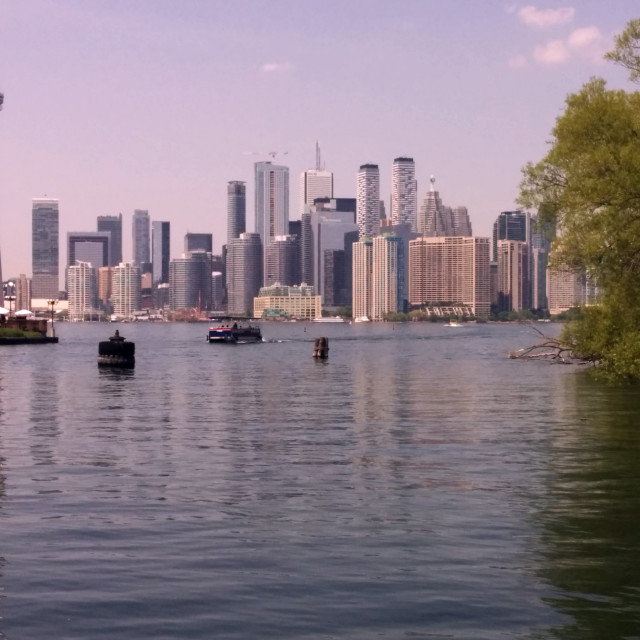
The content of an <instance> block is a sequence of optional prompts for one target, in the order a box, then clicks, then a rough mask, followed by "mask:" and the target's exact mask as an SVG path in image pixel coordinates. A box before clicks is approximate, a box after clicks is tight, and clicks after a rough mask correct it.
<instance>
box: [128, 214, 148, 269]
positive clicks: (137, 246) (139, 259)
mask: <svg viewBox="0 0 640 640" xmlns="http://www.w3.org/2000/svg"><path fill="white" fill-rule="evenodd" d="M131 228H132V232H133V237H132V251H133V261H134V262H135V263H136V264H138V265H140V266H141V267H143V266H146V265H148V264H149V263H150V261H151V251H150V247H149V228H150V221H149V212H148V211H144V210H142V209H136V210H135V211H134V212H133V219H132V225H131Z"/></svg>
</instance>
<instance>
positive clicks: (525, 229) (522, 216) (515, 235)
mask: <svg viewBox="0 0 640 640" xmlns="http://www.w3.org/2000/svg"><path fill="white" fill-rule="evenodd" d="M530 239H531V216H530V214H529V212H525V211H519V210H518V211H503V212H502V213H501V214H500V215H499V216H498V217H497V218H496V221H495V222H494V223H493V259H494V261H497V260H498V242H499V241H500V240H517V241H518V242H526V243H527V244H530Z"/></svg>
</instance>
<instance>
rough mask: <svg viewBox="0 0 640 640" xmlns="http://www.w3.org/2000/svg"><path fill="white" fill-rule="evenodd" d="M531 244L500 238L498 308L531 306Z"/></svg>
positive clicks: (519, 308) (517, 309)
mask: <svg viewBox="0 0 640 640" xmlns="http://www.w3.org/2000/svg"><path fill="white" fill-rule="evenodd" d="M530 267H531V263H530V259H529V245H528V244H527V243H526V242H520V241H518V240H498V310H499V311H522V310H523V309H530V308H531V297H530V296H531V280H530V271H529V270H530Z"/></svg>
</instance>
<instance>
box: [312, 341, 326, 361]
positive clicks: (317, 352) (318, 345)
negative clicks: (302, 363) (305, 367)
mask: <svg viewBox="0 0 640 640" xmlns="http://www.w3.org/2000/svg"><path fill="white" fill-rule="evenodd" d="M313 357H314V358H328V357H329V338H316V339H315V342H314V343H313Z"/></svg>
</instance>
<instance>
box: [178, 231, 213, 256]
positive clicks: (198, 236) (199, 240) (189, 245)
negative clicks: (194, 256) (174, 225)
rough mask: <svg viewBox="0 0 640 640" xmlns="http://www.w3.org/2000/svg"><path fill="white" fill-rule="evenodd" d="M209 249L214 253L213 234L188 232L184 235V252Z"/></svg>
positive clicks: (208, 250)
mask: <svg viewBox="0 0 640 640" xmlns="http://www.w3.org/2000/svg"><path fill="white" fill-rule="evenodd" d="M192 251H207V252H208V253H213V234H211V233H187V234H185V236H184V252H185V253H191V252H192Z"/></svg>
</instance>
